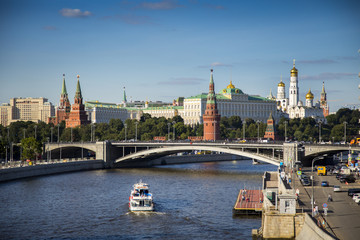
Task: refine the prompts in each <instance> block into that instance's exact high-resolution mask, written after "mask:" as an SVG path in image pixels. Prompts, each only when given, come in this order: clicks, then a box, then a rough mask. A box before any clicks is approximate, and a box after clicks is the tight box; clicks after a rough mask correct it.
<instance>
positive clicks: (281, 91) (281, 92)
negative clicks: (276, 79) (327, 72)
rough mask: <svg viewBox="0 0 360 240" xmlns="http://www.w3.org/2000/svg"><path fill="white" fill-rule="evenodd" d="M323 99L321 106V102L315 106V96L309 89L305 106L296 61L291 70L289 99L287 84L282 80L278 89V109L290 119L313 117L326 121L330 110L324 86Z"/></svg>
mask: <svg viewBox="0 0 360 240" xmlns="http://www.w3.org/2000/svg"><path fill="white" fill-rule="evenodd" d="M323 92H324V93H323ZM324 96H325V97H324ZM321 99H325V100H323V101H322V103H321V104H320V101H318V102H316V104H314V102H313V101H314V94H313V93H312V92H311V89H309V91H308V92H307V94H306V95H305V105H304V104H303V102H302V101H301V100H300V93H299V85H298V70H297V69H296V68H295V60H294V63H293V68H292V69H291V70H290V86H289V98H286V93H285V83H284V82H283V81H282V79H281V80H280V83H279V84H278V87H277V96H276V102H277V109H278V110H280V111H282V112H284V113H287V114H288V117H289V118H290V119H293V118H301V119H302V118H305V117H312V118H315V119H318V120H322V121H324V120H325V117H326V116H327V115H326V114H325V113H326V112H328V109H329V105H328V104H327V102H326V93H325V89H324V85H323V90H322V96H321ZM325 108H326V111H325V110H324V109H325Z"/></svg>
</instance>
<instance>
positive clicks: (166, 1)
mask: <svg viewBox="0 0 360 240" xmlns="http://www.w3.org/2000/svg"><path fill="white" fill-rule="evenodd" d="M138 7H139V8H144V9H151V10H169V9H174V8H179V7H183V6H182V5H179V4H177V1H173V0H163V1H161V2H153V3H149V2H143V3H140V4H139V6H138Z"/></svg>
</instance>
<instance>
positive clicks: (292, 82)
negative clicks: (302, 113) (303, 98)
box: [289, 59, 299, 107]
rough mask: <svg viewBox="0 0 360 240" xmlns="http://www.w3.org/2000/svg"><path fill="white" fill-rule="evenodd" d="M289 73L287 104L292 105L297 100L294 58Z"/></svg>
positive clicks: (296, 76) (296, 77)
mask: <svg viewBox="0 0 360 240" xmlns="http://www.w3.org/2000/svg"><path fill="white" fill-rule="evenodd" d="M290 74H291V75H290V88H289V106H290V107H294V106H297V105H298V102H299V86H298V70H297V69H296V68H295V59H294V63H293V68H292V69H291V71H290Z"/></svg>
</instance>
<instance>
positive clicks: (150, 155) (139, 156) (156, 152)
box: [114, 145, 280, 166]
mask: <svg viewBox="0 0 360 240" xmlns="http://www.w3.org/2000/svg"><path fill="white" fill-rule="evenodd" d="M195 150H201V151H212V152H222V153H228V154H232V155H238V156H243V157H247V158H252V159H256V160H258V161H262V162H266V163H269V164H273V165H276V166H279V165H280V160H279V159H274V158H271V157H269V156H266V155H260V154H255V153H251V152H246V151H241V150H237V149H229V148H222V147H216V146H199V145H197V146H192V145H188V146H169V147H161V148H152V149H148V150H143V151H138V152H136V153H132V154H128V155H126V156H124V157H120V158H117V159H115V161H114V163H115V164H121V163H126V162H127V163H130V162H132V161H134V162H135V161H141V160H146V159H148V160H152V159H155V158H159V157H163V156H166V155H171V154H175V153H180V152H187V151H195Z"/></svg>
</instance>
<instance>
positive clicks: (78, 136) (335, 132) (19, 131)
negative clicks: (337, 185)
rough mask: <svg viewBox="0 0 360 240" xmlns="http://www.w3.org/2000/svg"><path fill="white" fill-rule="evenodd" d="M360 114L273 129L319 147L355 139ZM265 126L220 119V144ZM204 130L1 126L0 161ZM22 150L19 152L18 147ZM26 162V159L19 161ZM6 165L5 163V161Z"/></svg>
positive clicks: (135, 124) (147, 121)
mask: <svg viewBox="0 0 360 240" xmlns="http://www.w3.org/2000/svg"><path fill="white" fill-rule="evenodd" d="M359 119H360V112H359V111H358V110H350V109H347V108H344V109H340V110H338V111H337V113H336V114H332V115H329V116H328V117H327V118H326V122H317V121H316V120H315V119H313V118H304V119H285V118H282V119H280V121H279V122H278V123H277V124H276V126H275V130H276V136H277V139H278V140H284V139H285V136H286V137H287V139H289V140H297V141H311V142H318V141H319V140H320V139H321V140H322V141H332V142H334V141H335V142H339V141H344V140H345V135H346V141H349V140H350V139H351V138H353V137H354V136H355V135H357V134H358V133H359ZM265 130H266V123H262V122H255V121H254V120H253V119H244V120H243V119H241V118H240V117H239V116H232V117H229V118H227V117H222V118H221V122H220V133H221V138H222V139H227V140H237V139H242V138H244V137H245V138H246V139H257V138H258V137H260V138H261V137H263V136H264V134H265ZM202 135H203V125H202V124H197V125H195V126H190V125H185V124H184V121H183V119H182V118H181V117H180V116H175V117H173V118H171V119H166V118H164V117H160V118H152V117H151V116H150V115H149V114H144V115H143V116H142V117H141V119H140V120H139V121H138V120H135V119H127V120H126V121H125V123H123V122H122V121H121V120H119V119H111V120H110V122H109V123H98V124H90V125H85V126H80V127H76V128H65V123H64V122H62V123H61V124H59V125H57V126H54V125H53V124H45V123H43V122H40V123H34V122H23V121H19V122H13V123H11V124H10V125H9V126H8V127H4V126H2V125H0V159H4V158H5V157H6V156H9V154H10V146H12V147H11V149H12V150H13V154H14V156H15V158H16V157H18V158H19V157H20V152H21V151H22V152H21V155H22V156H24V154H26V152H27V151H30V154H29V155H30V156H33V155H35V154H36V153H39V154H40V153H41V146H42V145H43V143H46V142H71V141H74V142H80V141H84V142H85V141H91V140H92V141H104V140H111V141H122V140H125V139H126V140H133V141H135V140H138V141H139V140H141V141H150V140H153V138H154V137H155V136H165V137H166V138H169V139H170V140H173V139H176V140H184V139H187V138H188V137H189V136H202ZM20 146H21V147H20ZM23 158H25V156H24V157H23ZM8 159H9V157H8Z"/></svg>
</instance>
